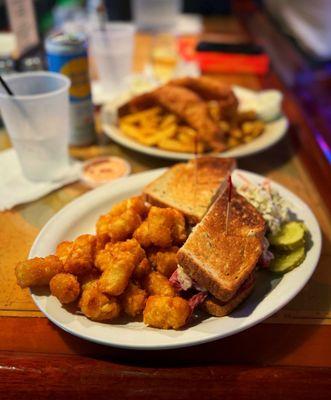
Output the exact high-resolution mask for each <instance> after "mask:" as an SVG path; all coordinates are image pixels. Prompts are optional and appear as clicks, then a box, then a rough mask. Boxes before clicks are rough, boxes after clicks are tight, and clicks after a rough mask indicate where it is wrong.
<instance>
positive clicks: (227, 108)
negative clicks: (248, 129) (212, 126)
mask: <svg viewBox="0 0 331 400" xmlns="http://www.w3.org/2000/svg"><path fill="white" fill-rule="evenodd" d="M169 85H173V86H180V87H183V88H187V89H190V90H192V91H193V92H195V93H196V94H197V95H198V96H200V97H201V98H202V99H203V100H216V101H217V102H218V103H219V106H220V111H221V116H222V118H230V117H232V116H233V115H234V113H235V112H236V111H237V108H238V100H237V98H236V96H235V94H234V93H233V91H232V90H231V88H230V87H229V86H227V85H224V84H222V83H221V82H219V81H216V80H215V79H211V78H206V77H200V78H191V77H186V78H178V79H174V80H172V81H170V82H169Z"/></svg>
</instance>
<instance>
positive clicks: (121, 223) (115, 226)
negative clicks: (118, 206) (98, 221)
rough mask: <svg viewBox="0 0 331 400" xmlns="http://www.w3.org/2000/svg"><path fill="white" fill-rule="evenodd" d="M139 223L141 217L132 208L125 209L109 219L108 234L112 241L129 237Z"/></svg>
mask: <svg viewBox="0 0 331 400" xmlns="http://www.w3.org/2000/svg"><path fill="white" fill-rule="evenodd" d="M140 224H141V217H140V216H139V214H137V213H136V212H135V211H133V210H127V211H125V212H124V213H123V214H121V215H120V216H118V217H116V218H114V219H112V220H111V223H110V224H109V227H108V235H109V237H110V239H111V240H112V241H113V242H118V241H122V240H126V239H128V238H130V237H131V236H132V234H133V232H134V231H135V230H136V229H137V228H138V226H139V225H140Z"/></svg>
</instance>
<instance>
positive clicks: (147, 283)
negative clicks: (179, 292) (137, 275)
mask: <svg viewBox="0 0 331 400" xmlns="http://www.w3.org/2000/svg"><path fill="white" fill-rule="evenodd" d="M143 286H144V289H146V290H147V292H148V294H150V295H154V294H155V295H160V296H169V297H174V296H175V289H174V287H173V286H172V285H171V283H170V282H169V281H168V279H167V278H166V277H165V276H164V275H162V274H160V273H159V272H151V273H150V274H148V275H147V276H146V278H145V279H144V282H143Z"/></svg>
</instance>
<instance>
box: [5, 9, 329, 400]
mask: <svg viewBox="0 0 331 400" xmlns="http://www.w3.org/2000/svg"><path fill="white" fill-rule="evenodd" d="M206 27H207V28H208V30H210V31H221V32H225V33H226V34H229V35H231V34H234V35H236V34H238V32H239V33H240V34H241V35H249V33H247V31H246V30H245V28H244V27H243V25H241V23H240V22H239V20H238V19H236V18H235V17H229V18H212V19H210V20H209V21H207V23H206ZM144 40H145V39H144V38H143V37H138V38H137V43H138V47H139V46H140V51H141V52H144V51H145V50H144V48H143V47H144V46H143V43H144ZM284 63H286V54H284ZM220 78H221V79H222V80H223V81H227V82H229V83H237V84H241V85H243V86H247V87H251V88H254V89H259V88H268V87H275V88H278V89H280V90H282V91H283V93H284V95H285V100H284V112H285V114H286V115H287V116H288V118H289V120H290V122H291V126H290V129H289V134H288V136H287V138H286V139H284V140H283V141H282V142H281V143H280V144H278V145H276V146H275V148H274V149H271V150H269V151H267V152H265V153H261V154H259V155H257V156H253V157H248V158H245V159H242V160H240V162H239V166H240V167H241V168H244V169H248V170H252V171H256V172H258V173H261V174H264V175H267V176H269V177H272V178H273V179H275V180H277V181H279V182H280V183H282V184H284V185H286V186H288V187H289V188H290V189H291V190H293V191H295V192H296V193H297V194H299V195H300V196H301V197H302V198H303V199H304V200H305V201H307V202H308V204H309V205H310V206H311V207H312V208H313V210H314V212H315V213H316V215H317V217H318V220H319V222H320V224H321V227H322V230H323V237H324V250H323V252H324V253H323V257H324V258H323V263H324V264H323V265H324V267H325V265H326V264H329V265H330V260H331V257H330V256H331V254H330V250H329V249H330V240H331V233H330V232H331V225H330V209H331V204H330V201H329V199H330V198H331V191H330V185H328V184H327V182H328V181H327V180H325V179H328V177H330V168H329V166H328V165H327V163H326V162H325V160H324V159H323V158H322V155H321V153H320V149H319V147H318V145H317V144H316V140H315V138H314V135H313V130H312V128H311V125H310V122H309V121H308V119H307V116H306V115H305V112H304V110H303V109H302V108H301V106H300V104H299V102H298V99H297V98H296V96H295V93H294V92H293V90H292V89H291V88H290V87H287V86H285V85H284V83H283V82H281V80H280V79H279V77H278V75H277V74H276V73H275V71H274V70H273V69H271V71H270V72H269V73H268V74H267V75H266V76H263V77H257V76H253V75H231V74H228V75H224V76H221V77H220ZM4 142H5V139H3V140H2V144H3V143H4ZM0 145H1V141H0ZM5 147H6V146H5ZM106 149H107V150H105V148H104V149H101V151H107V152H109V153H112V154H114V153H115V154H121V155H124V156H125V157H127V158H128V159H129V160H130V161H131V163H132V165H133V169H134V172H138V171H140V170H146V169H150V168H154V167H156V166H164V165H169V163H167V162H166V161H160V160H155V159H153V160H150V159H149V158H143V157H142V156H140V155H136V154H134V153H133V152H130V151H127V150H124V149H121V148H119V147H118V146H116V145H114V144H111V145H109V146H108V147H107V148H106ZM99 150H100V149H95V148H94V147H93V149H92V148H90V149H87V152H86V153H84V151H83V150H77V151H76V153H75V151H74V153H75V154H76V155H80V156H81V158H86V157H88V155H87V154H92V153H93V155H94V154H95V152H98V151H99ZM293 171H294V172H293ZM298 177H299V178H298ZM329 182H330V181H329ZM84 190H86V189H83V188H82V187H81V186H80V185H79V184H73V185H71V186H69V187H68V188H66V189H65V190H63V191H59V192H57V193H56V194H55V195H54V194H53V195H52V197H48V198H47V200H42V201H37V202H34V203H33V204H30V205H26V206H19V207H16V208H15V209H14V210H12V211H10V212H6V213H0V224H1V227H2V229H0V258H1V261H0V267H1V263H2V265H3V270H2V271H4V270H5V269H6V268H7V270H9V269H10V268H11V269H13V265H14V263H15V261H17V260H18V259H22V258H23V257H25V256H26V254H27V252H28V249H29V247H30V245H31V243H32V241H33V238H34V237H35V235H36V234H37V232H38V230H39V229H40V227H41V226H42V225H43V224H44V223H45V222H46V220H47V219H48V218H49V217H50V216H51V215H52V213H54V212H55V211H56V210H57V209H60V208H61V207H62V206H63V205H64V204H65V203H66V202H69V201H70V200H71V199H73V198H75V197H77V196H78V195H79V194H81V193H83V192H84ZM307 191H308V192H307ZM50 202H51V203H52V213H50V212H49V211H48V210H49V209H48V208H47V209H46V208H45V207H46V204H49V203H50ZM45 210H46V211H45ZM36 215H38V217H37V216H36ZM23 220H24V221H23ZM27 223H30V224H31V226H33V228H29V229H30V230H28V229H26V230H25V225H24V224H27ZM1 232H2V233H1ZM4 232H6V233H4ZM15 232H20V233H19V234H17V235H16V236H15ZM11 235H12V236H11ZM322 267H323V266H322ZM322 267H321V268H322ZM0 271H1V269H0ZM325 271H326V268H324V269H323V272H321V273H320V275H319V279H323V276H324V277H325V279H327V278H330V272H325ZM323 274H324V275H323ZM6 276H7V275H6V273H3V276H0V277H1V279H2V280H3V282H4V280H5V279H7V278H6ZM8 276H9V272H8ZM10 296H12V295H10V294H9V295H8V301H7V303H6V302H4V304H5V305H6V304H9V300H10V299H9V297H10ZM26 296H27V295H26ZM0 297H1V296H0ZM321 301H322V300H321ZM308 303H309V299H308ZM11 304H14V303H13V302H12V303H11ZM17 304H18V306H17V310H16V311H15V307H14V306H13V307H11V310H9V307H8V310H9V311H10V312H9V311H8V310H7V311H8V312H7V313H6V309H5V307H4V309H3V310H2V313H1V314H0V399H1V400H5V399H13V400H14V399H15V400H16V399H19V398H23V399H58V398H63V399H76V398H79V399H87V398H95V399H149V398H153V399H158V400H159V399H195V398H208V399H251V398H254V399H312V398H313V399H327V398H329V396H330V393H331V346H330V339H331V326H330V324H328V323H324V322H325V321H326V320H327V318H330V314H325V315H324V316H325V320H323V318H322V317H321V316H319V319H318V318H317V317H316V321H317V323H316V321H315V323H314V317H309V318H308V317H307V319H306V322H305V319H304V318H301V319H300V320H299V319H298V322H297V323H296V320H295V315H293V313H295V311H293V310H292V314H291V319H289V320H288V322H286V319H285V320H282V321H281V322H282V323H275V321H277V320H272V319H271V320H268V321H267V323H262V324H259V325H257V326H254V327H252V328H250V329H247V330H245V331H243V332H241V333H238V334H236V335H234V336H231V337H227V338H225V339H221V340H218V341H215V342H212V343H207V344H203V345H199V346H194V347H189V348H183V349H176V350H163V351H157V350H155V351H135V350H124V349H118V348H113V347H106V346H102V345H97V344H94V343H91V342H87V341H85V340H82V339H79V338H77V337H74V336H72V335H70V334H68V333H66V332H64V331H63V330H61V329H59V328H57V327H56V326H55V325H53V324H52V323H51V322H50V321H49V320H47V319H46V318H45V317H42V316H41V315H40V314H39V313H38V311H36V310H35V309H32V310H31V315H28V314H24V312H26V311H29V310H22V309H19V304H23V301H22V303H19V302H18V303H17ZM323 306H325V304H324V305H323ZM329 306H330V305H329ZM31 307H32V302H31ZM23 311H24V312H23ZM329 311H330V310H329ZM33 313H35V314H33ZM298 314H299V313H298ZM289 321H290V322H289Z"/></svg>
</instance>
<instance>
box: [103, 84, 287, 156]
mask: <svg viewBox="0 0 331 400" xmlns="http://www.w3.org/2000/svg"><path fill="white" fill-rule="evenodd" d="M234 90H235V92H236V95H237V97H238V98H239V101H240V102H244V101H245V96H247V95H250V96H255V95H256V94H258V93H262V92H254V91H253V90H249V89H246V88H241V87H240V86H236V87H234ZM123 96H124V97H123ZM123 96H122V97H121V96H120V97H119V98H117V99H116V100H113V101H112V102H108V103H107V104H106V105H104V106H103V107H102V111H101V123H102V129H103V131H104V132H105V133H106V135H107V136H108V137H110V138H111V139H112V140H113V141H114V142H116V143H118V144H120V145H122V146H124V147H127V148H129V149H131V150H134V151H137V152H139V153H143V154H147V155H150V156H153V157H161V158H166V159H172V160H189V159H191V158H193V157H194V154H192V153H179V152H175V151H168V150H162V149H158V148H156V147H148V146H145V145H143V144H141V143H138V142H137V141H135V140H134V139H132V138H130V137H128V136H126V135H125V134H124V133H123V132H122V131H121V130H120V129H119V128H118V127H117V108H118V107H119V106H120V105H121V104H123V103H124V102H125V101H128V100H129V98H130V97H128V95H127V96H126V97H125V95H123ZM287 129H288V119H287V118H286V117H285V116H280V117H279V118H278V119H277V120H274V121H272V122H267V123H266V128H265V131H264V132H263V134H262V135H261V136H259V137H257V138H256V139H254V140H253V141H252V142H250V143H245V144H242V145H240V146H238V147H235V148H234V149H232V150H228V151H225V152H222V153H216V155H217V156H219V157H236V158H240V157H245V156H249V155H252V154H256V153H259V152H261V151H264V150H267V149H268V148H269V147H271V146H273V145H274V144H275V143H277V142H278V141H279V140H281V139H282V138H283V137H284V135H285V133H286V131H287Z"/></svg>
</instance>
